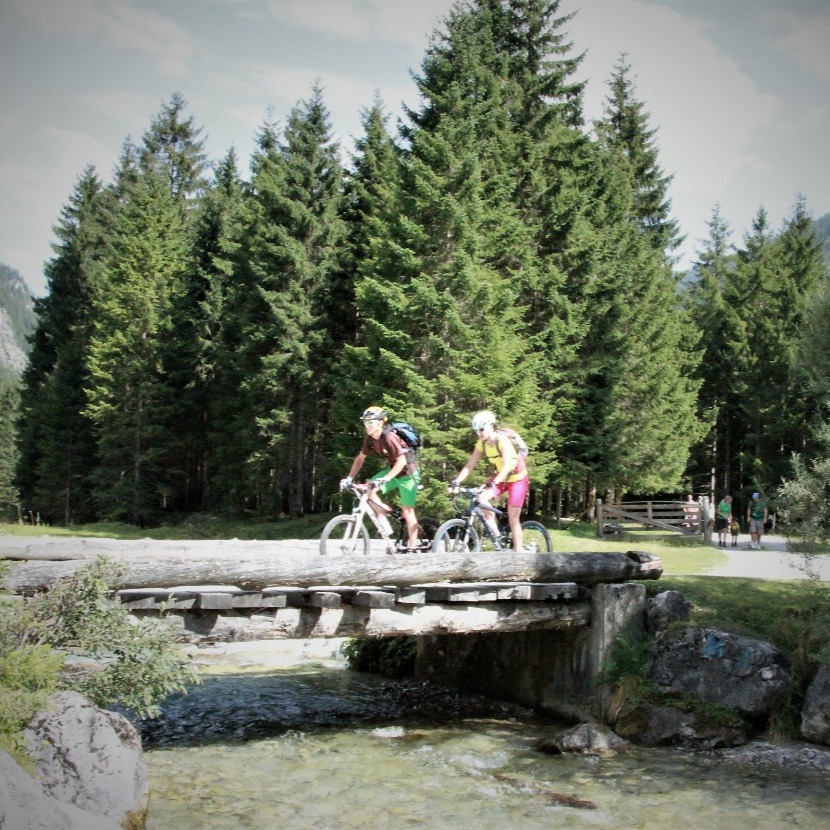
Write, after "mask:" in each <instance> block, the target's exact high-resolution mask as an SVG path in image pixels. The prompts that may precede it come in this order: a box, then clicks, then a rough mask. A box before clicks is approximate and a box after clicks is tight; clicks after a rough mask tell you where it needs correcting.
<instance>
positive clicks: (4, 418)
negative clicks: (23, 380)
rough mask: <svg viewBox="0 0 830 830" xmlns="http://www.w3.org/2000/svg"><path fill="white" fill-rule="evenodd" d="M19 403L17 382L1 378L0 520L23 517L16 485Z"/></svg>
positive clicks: (13, 519)
mask: <svg viewBox="0 0 830 830" xmlns="http://www.w3.org/2000/svg"><path fill="white" fill-rule="evenodd" d="M19 403H20V392H19V390H18V386H17V384H16V383H12V382H9V381H5V380H0V521H20V520H21V518H22V511H21V507H20V496H19V493H18V490H17V487H16V486H15V470H16V468H17V447H16V445H15V435H16V430H15V426H16V424H15V418H16V416H17V408H18V405H19Z"/></svg>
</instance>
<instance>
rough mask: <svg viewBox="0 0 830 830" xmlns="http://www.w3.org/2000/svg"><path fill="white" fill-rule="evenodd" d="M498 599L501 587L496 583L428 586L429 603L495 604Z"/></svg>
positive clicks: (427, 597)
mask: <svg viewBox="0 0 830 830" xmlns="http://www.w3.org/2000/svg"><path fill="white" fill-rule="evenodd" d="M502 587H503V585H502ZM498 598H499V585H498V584H496V583H486V582H480V583H470V584H464V583H458V584H446V585H427V586H426V600H427V602H495V601H496V600H497V599H498Z"/></svg>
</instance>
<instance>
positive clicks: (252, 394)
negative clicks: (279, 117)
mask: <svg viewBox="0 0 830 830" xmlns="http://www.w3.org/2000/svg"><path fill="white" fill-rule="evenodd" d="M342 175H343V171H342V167H341V164H340V161H339V158H338V147H337V144H336V143H335V142H334V141H333V139H332V136H331V128H330V124H329V117H328V111H327V109H326V107H325V105H324V102H323V95H322V90H321V89H320V87H319V86H317V85H315V86H314V88H313V90H312V94H311V96H310V98H309V99H308V100H307V101H303V102H300V103H299V104H298V105H297V106H296V107H294V109H293V110H292V112H291V114H290V116H289V118H288V122H287V124H286V128H285V130H284V134H283V139H282V141H280V140H279V137H278V136H277V135H276V132H275V131H274V130H273V129H271V128H270V127H267V128H265V129H264V130H263V131H262V133H261V136H260V139H259V149H258V152H257V155H256V157H255V159H254V165H253V177H252V182H251V185H252V195H251V197H250V198H249V199H248V206H249V208H250V217H249V219H248V220H247V228H246V247H245V251H244V260H245V261H244V266H243V267H244V274H243V277H242V279H243V284H242V285H241V286H240V287H239V290H238V291H237V298H238V299H239V301H240V307H239V314H240V315H241V320H242V329H241V337H242V344H241V348H240V366H241V367H243V368H242V369H241V371H240V373H239V374H240V377H242V378H243V380H242V400H243V401H244V413H245V419H246V420H247V422H248V423H247V429H246V430H245V434H246V435H247V436H248V438H249V440H250V443H249V445H248V452H247V454H246V456H245V463H246V466H247V473H248V474H247V476H246V477H247V478H248V480H249V482H250V483H251V493H250V495H251V497H253V498H255V499H256V506H257V507H258V508H259V509H262V510H264V511H266V512H267V513H268V514H270V515H279V514H280V513H289V514H292V515H301V514H302V513H304V512H306V511H308V510H310V509H311V507H312V505H313V504H314V500H315V496H316V495H317V494H316V484H317V478H318V470H319V466H320V464H321V459H322V455H323V453H324V452H327V448H326V447H324V446H323V442H322V440H321V435H322V433H321V427H322V426H323V425H324V424H326V422H327V420H328V418H329V404H328V402H329V401H330V399H331V393H330V389H329V383H330V380H331V378H330V375H329V373H328V366H329V361H330V358H331V355H332V353H333V349H334V344H333V343H332V341H331V336H330V332H331V331H332V327H333V325H334V324H333V322H332V315H333V314H335V313H337V310H336V309H335V308H334V307H333V304H332V303H331V302H330V298H329V292H330V291H331V290H332V281H333V278H336V277H337V275H339V274H340V273H341V270H342V269H341V264H340V256H341V246H342V244H343V241H344V235H345V228H344V224H343V220H342V218H341V216H340V204H341V199H342Z"/></svg>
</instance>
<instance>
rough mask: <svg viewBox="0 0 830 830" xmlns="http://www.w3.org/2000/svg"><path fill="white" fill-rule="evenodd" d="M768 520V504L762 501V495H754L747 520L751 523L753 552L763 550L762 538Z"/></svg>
mask: <svg viewBox="0 0 830 830" xmlns="http://www.w3.org/2000/svg"><path fill="white" fill-rule="evenodd" d="M768 518H769V509H768V508H767V503H766V502H765V501H762V499H761V494H760V493H753V494H752V501H750V503H749V507H747V509H746V519H747V521H748V522H749V536H750V542H749V547H750V548H752V550H761V537H762V536H763V535H764V525H765V524H766V523H767V519H768Z"/></svg>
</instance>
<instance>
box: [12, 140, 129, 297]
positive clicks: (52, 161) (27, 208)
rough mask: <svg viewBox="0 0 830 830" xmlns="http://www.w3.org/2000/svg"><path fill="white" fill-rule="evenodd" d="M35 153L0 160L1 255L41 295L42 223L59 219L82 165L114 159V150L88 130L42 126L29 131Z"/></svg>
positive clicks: (44, 254)
mask: <svg viewBox="0 0 830 830" xmlns="http://www.w3.org/2000/svg"><path fill="white" fill-rule="evenodd" d="M32 139H33V142H36V143H37V146H38V154H37V158H33V159H32V160H31V161H28V162H21V161H17V162H12V161H4V162H2V163H0V224H2V226H3V229H4V239H3V261H4V262H7V263H8V264H9V265H10V266H11V267H12V268H15V269H17V270H18V271H19V272H20V273H21V275H22V276H23V278H24V279H25V280H26V284H27V285H28V286H29V288H30V289H31V290H32V291H33V292H34V293H35V295H36V296H40V295H42V293H43V290H44V288H43V286H44V283H43V280H42V277H41V276H40V275H41V273H42V269H43V264H44V258H45V257H47V256H49V251H48V247H47V246H45V245H44V237H45V236H47V234H45V233H44V229H49V228H51V227H52V225H54V224H55V223H56V222H57V221H59V216H60V212H61V209H62V208H63V206H64V205H65V204H67V202H68V201H69V197H70V195H71V193H72V191H73V190H74V188H75V184H76V183H77V180H78V177H79V176H80V174H81V173H82V171H83V168H84V167H85V166H86V165H88V164H92V165H95V167H96V169H97V171H98V175H99V176H101V178H102V179H105V178H106V175H102V171H101V167H100V165H101V164H103V163H107V164H109V163H111V162H112V161H113V154H112V152H111V151H110V150H109V149H108V148H106V147H105V146H104V145H103V144H101V143H100V142H99V141H98V140H97V139H95V138H93V137H92V136H90V135H88V134H86V133H81V132H76V131H73V130H61V129H45V130H40V131H38V133H37V134H36V135H35V136H33V137H32Z"/></svg>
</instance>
